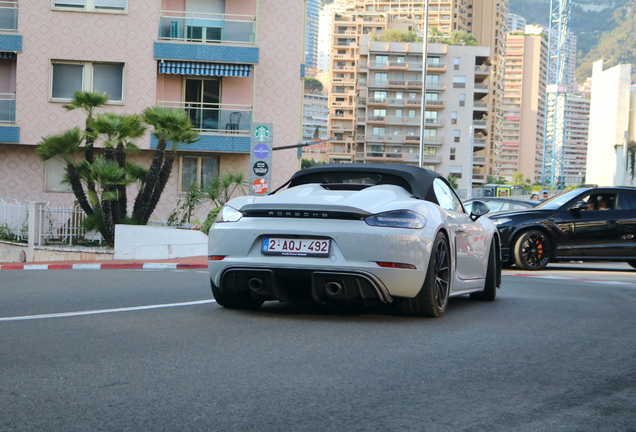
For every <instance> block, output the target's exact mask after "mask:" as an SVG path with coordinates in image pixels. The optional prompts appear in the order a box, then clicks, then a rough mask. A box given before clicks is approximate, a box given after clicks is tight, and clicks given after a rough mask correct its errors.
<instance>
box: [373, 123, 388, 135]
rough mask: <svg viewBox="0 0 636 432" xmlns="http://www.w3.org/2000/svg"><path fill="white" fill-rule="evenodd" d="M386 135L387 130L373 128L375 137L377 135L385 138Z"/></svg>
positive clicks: (377, 127)
mask: <svg viewBox="0 0 636 432" xmlns="http://www.w3.org/2000/svg"><path fill="white" fill-rule="evenodd" d="M385 134H386V128H384V127H379V126H374V127H373V135H377V136H379V137H383V136H384V135H385Z"/></svg>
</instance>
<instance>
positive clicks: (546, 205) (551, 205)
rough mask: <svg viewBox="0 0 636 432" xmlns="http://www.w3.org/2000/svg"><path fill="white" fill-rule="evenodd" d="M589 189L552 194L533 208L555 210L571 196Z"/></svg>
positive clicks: (573, 196)
mask: <svg viewBox="0 0 636 432" xmlns="http://www.w3.org/2000/svg"><path fill="white" fill-rule="evenodd" d="M587 190H589V189H572V190H570V191H567V192H563V193H561V194H559V195H556V196H553V197H552V198H550V199H549V200H546V201H543V202H542V203H541V204H539V205H538V206H536V207H535V209H544V210H557V209H559V208H560V207H561V206H562V205H563V204H565V203H566V202H568V201H570V200H571V199H572V198H575V197H576V196H578V195H580V194H582V193H583V192H585V191H587Z"/></svg>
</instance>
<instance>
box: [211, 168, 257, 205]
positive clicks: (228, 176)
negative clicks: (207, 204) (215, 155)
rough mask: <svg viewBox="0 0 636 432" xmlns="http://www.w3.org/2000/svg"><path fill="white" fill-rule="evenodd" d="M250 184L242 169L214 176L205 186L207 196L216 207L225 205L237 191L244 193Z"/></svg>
mask: <svg viewBox="0 0 636 432" xmlns="http://www.w3.org/2000/svg"><path fill="white" fill-rule="evenodd" d="M248 184H249V181H248V178H247V176H246V175H245V173H243V172H241V171H235V172H228V173H225V174H223V175H219V176H217V177H214V178H213V179H212V181H210V183H208V184H207V186H206V187H205V194H206V196H207V197H208V198H209V199H210V200H211V201H212V202H213V203H214V205H215V206H216V207H223V206H224V205H225V203H226V202H228V201H229V200H230V198H232V196H233V195H234V194H236V193H240V194H242V195H244V194H245V193H246V192H247V186H248Z"/></svg>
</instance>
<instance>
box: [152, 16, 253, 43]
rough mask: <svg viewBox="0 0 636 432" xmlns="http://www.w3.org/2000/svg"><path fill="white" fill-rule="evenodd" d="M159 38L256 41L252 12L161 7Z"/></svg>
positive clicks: (200, 40)
mask: <svg viewBox="0 0 636 432" xmlns="http://www.w3.org/2000/svg"><path fill="white" fill-rule="evenodd" d="M160 14H161V15H160V17H159V40H170V41H181V42H208V43H210V42H212V43H231V44H247V45H255V32H254V29H255V26H256V17H255V16H254V15H229V14H211V13H201V12H196V13H195V12H185V11H161V12H160Z"/></svg>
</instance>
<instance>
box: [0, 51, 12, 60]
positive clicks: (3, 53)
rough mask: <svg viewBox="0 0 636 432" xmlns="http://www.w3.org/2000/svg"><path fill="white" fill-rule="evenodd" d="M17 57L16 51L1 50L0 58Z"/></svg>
mask: <svg viewBox="0 0 636 432" xmlns="http://www.w3.org/2000/svg"><path fill="white" fill-rule="evenodd" d="M15 57H16V55H15V53H14V52H8V51H0V58H3V59H14V58H15Z"/></svg>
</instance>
